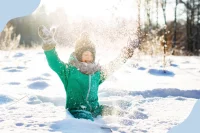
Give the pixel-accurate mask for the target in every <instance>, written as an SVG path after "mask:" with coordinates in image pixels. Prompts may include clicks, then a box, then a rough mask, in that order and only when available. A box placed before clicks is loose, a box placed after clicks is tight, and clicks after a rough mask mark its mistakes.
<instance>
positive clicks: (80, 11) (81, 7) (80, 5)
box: [41, 0, 184, 24]
mask: <svg viewBox="0 0 200 133" xmlns="http://www.w3.org/2000/svg"><path fill="white" fill-rule="evenodd" d="M168 3H170V4H168V5H167V12H166V13H167V20H173V19H174V10H173V9H174V1H173V0H168ZM42 4H44V5H45V6H46V9H47V11H48V12H51V11H54V10H55V9H56V8H57V7H62V8H64V9H65V11H66V14H67V15H68V16H69V17H71V18H73V19H79V18H81V17H85V18H102V19H104V20H108V21H109V20H110V18H111V16H112V15H113V14H114V15H115V16H117V17H122V18H125V19H134V20H137V12H138V11H137V1H136V0H124V1H121V0H84V1H83V0H56V1H55V0H42V1H41V5H42ZM150 6H151V7H150V8H151V10H152V11H154V12H155V11H156V9H155V8H154V7H155V4H154V5H150ZM179 7H180V8H183V6H181V5H180V6H179ZM141 10H144V3H141ZM144 16H145V15H144V12H143V11H141V21H143V20H144ZM152 17H153V18H152V20H153V21H155V20H156V16H152ZM179 17H184V16H182V15H179ZM159 23H160V24H163V23H164V20H163V12H162V10H161V9H160V10H159Z"/></svg>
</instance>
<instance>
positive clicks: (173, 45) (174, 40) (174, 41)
mask: <svg viewBox="0 0 200 133" xmlns="http://www.w3.org/2000/svg"><path fill="white" fill-rule="evenodd" d="M177 5H178V0H176V4H175V9H174V37H173V43H172V49H173V48H174V47H175V45H176V20H177V16H176V12H177Z"/></svg>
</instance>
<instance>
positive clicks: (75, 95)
mask: <svg viewBox="0 0 200 133" xmlns="http://www.w3.org/2000/svg"><path fill="white" fill-rule="evenodd" d="M45 55H46V58H47V61H48V64H49V66H50V67H51V69H52V70H53V71H55V72H56V73H57V74H58V76H59V77H60V79H61V81H62V83H63V85H64V88H65V92H66V106H65V108H66V109H68V110H69V111H70V112H71V113H72V115H74V116H75V117H76V116H77V117H78V118H82V117H84V118H86V119H91V120H92V119H93V118H91V117H96V116H97V115H100V114H101V110H102V107H101V106H99V102H98V87H99V84H100V83H102V80H101V72H100V71H97V72H95V73H94V74H92V75H87V74H84V73H81V72H80V71H79V70H78V69H77V68H76V67H74V66H72V65H70V64H65V63H64V62H62V61H61V60H60V59H59V57H58V55H57V52H56V51H55V49H52V50H49V51H45ZM77 112H78V113H77ZM90 113H91V114H90ZM80 115H83V116H80ZM84 115H86V116H84Z"/></svg>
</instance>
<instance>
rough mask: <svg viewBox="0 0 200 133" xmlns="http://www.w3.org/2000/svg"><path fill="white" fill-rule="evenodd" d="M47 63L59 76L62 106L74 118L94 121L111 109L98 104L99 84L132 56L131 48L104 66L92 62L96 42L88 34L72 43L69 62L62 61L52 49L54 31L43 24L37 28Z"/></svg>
mask: <svg viewBox="0 0 200 133" xmlns="http://www.w3.org/2000/svg"><path fill="white" fill-rule="evenodd" d="M38 34H39V36H40V37H41V38H42V39H43V41H44V44H43V46H42V48H43V50H44V53H45V55H46V59H47V61H48V64H49V66H50V67H51V69H52V70H53V71H55V72H56V73H57V74H58V76H59V77H60V79H61V81H62V83H63V85H64V88H65V92H66V106H65V108H66V109H68V111H69V112H70V113H71V114H72V115H73V116H74V117H75V118H79V119H80V118H83V119H90V120H92V121H93V120H94V119H93V118H95V117H97V116H98V115H103V114H110V113H111V111H112V108H110V107H108V106H103V105H99V102H98V87H99V85H100V84H101V83H102V82H103V81H104V80H105V79H106V78H107V77H108V76H109V75H110V74H112V73H113V72H114V70H116V69H117V68H118V67H119V66H120V65H122V64H123V63H124V62H125V61H126V60H127V59H128V58H130V57H131V56H132V55H133V50H134V47H132V46H129V47H126V48H124V49H123V51H122V54H120V56H119V57H118V58H117V59H116V60H114V61H112V62H110V63H109V64H108V65H106V66H104V67H100V65H99V64H96V63H95V56H96V49H95V45H94V44H93V43H92V41H91V40H90V39H89V35H88V34H87V33H82V35H81V37H80V38H79V39H78V40H77V41H76V42H75V50H74V52H73V53H72V54H71V56H70V58H69V61H68V63H66V64H65V63H64V62H62V61H61V60H60V59H59V57H58V55H57V53H56V50H55V46H56V42H55V40H54V33H53V32H52V31H49V30H48V29H47V28H46V27H44V26H41V27H39V29H38Z"/></svg>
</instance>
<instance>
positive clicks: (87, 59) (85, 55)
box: [82, 51, 93, 63]
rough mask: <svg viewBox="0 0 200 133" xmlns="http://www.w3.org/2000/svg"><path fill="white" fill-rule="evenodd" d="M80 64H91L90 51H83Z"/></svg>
mask: <svg viewBox="0 0 200 133" xmlns="http://www.w3.org/2000/svg"><path fill="white" fill-rule="evenodd" d="M82 62H86V63H91V62H93V56H92V53H91V52H90V51H85V52H83V54H82Z"/></svg>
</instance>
